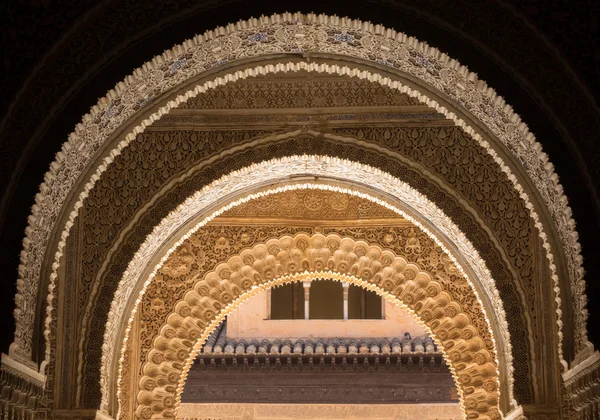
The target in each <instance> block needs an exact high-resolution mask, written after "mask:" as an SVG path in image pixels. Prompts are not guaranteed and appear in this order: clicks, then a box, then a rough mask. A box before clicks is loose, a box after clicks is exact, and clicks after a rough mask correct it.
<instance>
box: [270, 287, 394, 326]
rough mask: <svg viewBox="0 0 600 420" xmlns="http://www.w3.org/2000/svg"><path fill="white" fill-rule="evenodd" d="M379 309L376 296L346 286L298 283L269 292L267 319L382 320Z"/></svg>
mask: <svg viewBox="0 0 600 420" xmlns="http://www.w3.org/2000/svg"><path fill="white" fill-rule="evenodd" d="M346 291H347V293H345V292H346ZM344 299H347V311H345V309H344ZM382 305H383V304H382V300H381V297H379V296H378V295H377V294H376V293H375V292H372V291H370V290H366V289H363V288H362V287H358V286H354V285H349V284H348V283H340V282H337V281H333V280H316V281H313V282H305V283H300V282H298V283H292V284H286V285H283V286H278V287H274V288H273V289H271V303H270V311H271V312H270V319H382ZM306 312H308V315H309V316H308V317H306Z"/></svg>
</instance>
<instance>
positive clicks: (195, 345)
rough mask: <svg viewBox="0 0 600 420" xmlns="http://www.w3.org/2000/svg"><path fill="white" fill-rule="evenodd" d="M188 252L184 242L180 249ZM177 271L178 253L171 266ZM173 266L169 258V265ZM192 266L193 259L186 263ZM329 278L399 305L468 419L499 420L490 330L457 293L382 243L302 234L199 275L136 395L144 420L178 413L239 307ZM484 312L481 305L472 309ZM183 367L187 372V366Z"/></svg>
mask: <svg viewBox="0 0 600 420" xmlns="http://www.w3.org/2000/svg"><path fill="white" fill-rule="evenodd" d="M178 251H179V252H180V253H181V252H184V253H186V254H189V252H190V250H189V249H186V245H185V244H183V245H182V246H181V247H180V248H179V250H178ZM170 262H171V263H172V264H175V265H176V266H180V265H181V264H180V261H178V260H177V256H176V255H174V256H173V257H172V259H171V261H170ZM167 263H169V261H167ZM189 264H190V267H191V261H189ZM308 277H311V278H313V277H314V278H319V277H327V278H331V279H333V280H338V281H350V282H352V283H354V284H357V285H359V286H363V287H368V288H369V289H370V290H375V291H376V292H378V293H379V294H381V295H382V296H384V297H385V298H387V299H390V300H392V301H393V302H394V303H396V304H399V305H402V306H403V307H404V308H405V309H407V310H409V311H410V312H411V313H414V314H416V316H417V319H418V320H419V321H420V322H421V323H422V325H424V326H425V328H426V329H427V330H428V332H430V333H431V334H432V337H434V339H436V341H437V342H438V343H439V344H440V345H441V346H443V351H444V353H445V355H446V359H447V361H448V363H449V364H450V369H451V371H452V373H453V375H454V378H455V382H456V383H457V386H458V388H459V395H460V397H461V404H462V406H463V408H464V410H465V412H466V414H467V415H468V416H469V418H481V419H486V418H489V419H500V410H499V407H498V403H499V395H498V386H499V379H498V370H497V369H498V366H497V362H496V360H495V354H494V353H495V352H494V346H493V341H492V340H490V336H489V331H485V330H484V331H483V334H482V333H481V332H480V330H478V328H477V327H476V326H475V325H473V324H472V317H471V316H469V315H468V314H467V313H465V308H464V307H463V306H462V305H461V304H459V303H458V301H457V300H458V299H462V298H461V297H458V299H455V298H454V295H455V294H456V292H455V293H452V292H450V291H449V290H448V289H445V288H443V287H442V285H441V284H440V283H439V281H436V280H434V277H433V276H432V275H431V274H429V273H427V272H425V271H423V270H422V269H421V268H420V267H419V266H418V265H417V264H415V263H409V262H408V261H407V260H406V259H405V258H403V257H401V256H397V255H396V254H394V253H393V252H392V251H389V250H383V249H381V248H380V247H379V246H377V245H369V244H368V243H366V242H363V241H354V240H353V239H351V238H341V237H340V236H338V235H335V234H329V235H327V236H324V235H321V234H314V235H312V236H309V235H307V234H298V235H296V236H294V237H289V236H287V237H283V238H280V239H275V240H270V241H267V242H266V243H264V244H260V245H256V246H254V247H253V248H252V249H246V250H243V251H242V252H241V253H240V254H239V255H237V256H234V257H231V258H229V259H228V260H227V261H226V262H224V263H221V264H219V265H217V267H216V268H215V269H214V270H213V271H211V272H209V273H208V274H206V275H205V276H201V277H200V278H196V279H195V281H193V282H192V283H193V285H192V287H191V288H189V289H188V291H187V293H185V296H184V298H183V299H182V300H181V301H179V302H178V303H176V305H175V307H174V308H173V309H171V310H172V311H173V312H172V313H171V314H170V315H169V316H168V318H167V323H166V324H165V325H163V326H162V327H161V329H160V334H159V335H158V337H156V338H154V339H153V340H152V343H153V345H152V349H151V350H150V352H149V353H148V361H147V363H146V364H145V365H144V366H143V368H142V369H143V376H142V378H141V379H140V382H139V386H140V392H139V393H138V395H137V401H138V404H139V405H138V407H137V409H136V413H137V415H138V416H139V418H142V419H150V418H151V417H152V415H153V414H156V413H158V414H159V415H161V416H163V417H164V418H173V417H174V416H175V412H174V408H175V409H176V407H177V405H178V398H179V396H180V393H181V391H182V389H183V386H184V383H185V378H186V376H187V371H188V370H189V367H190V366H191V363H192V362H193V359H194V358H195V352H196V351H197V350H198V349H199V347H200V345H202V343H203V341H204V340H205V339H206V337H207V336H208V335H209V334H210V332H212V328H211V327H212V326H215V325H217V324H218V323H219V322H220V321H221V320H222V319H223V317H224V316H225V315H226V314H227V313H229V312H230V311H231V310H232V309H233V308H234V307H236V306H237V305H239V303H241V302H242V301H244V300H245V299H247V298H248V297H249V296H251V295H253V294H254V293H257V292H258V291H260V290H264V288H265V287H272V286H274V285H278V284H283V283H287V282H290V281H302V280H303V279H306V278H308ZM472 309H473V310H475V311H477V310H478V309H479V310H480V311H481V310H482V309H481V308H472ZM182 367H183V369H182Z"/></svg>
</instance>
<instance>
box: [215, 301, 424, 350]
mask: <svg viewBox="0 0 600 420" xmlns="http://www.w3.org/2000/svg"><path fill="white" fill-rule="evenodd" d="M267 302H268V299H267V292H262V293H259V294H258V295H256V296H254V297H252V298H251V299H250V300H248V301H247V302H245V303H244V304H243V305H241V306H240V307H239V308H238V309H237V310H235V311H234V312H233V313H231V314H230V315H229V316H228V317H227V336H228V337H231V338H237V339H241V338H246V339H252V338H284V337H285V338H317V337H321V338H328V337H344V338H368V337H402V336H404V333H405V332H409V333H410V334H411V336H413V337H417V336H422V335H425V330H423V328H421V327H420V326H419V325H418V324H417V323H416V322H415V320H414V319H413V318H412V316H411V315H409V314H408V313H407V312H406V311H404V310H403V309H401V308H400V307H398V306H396V305H394V304H392V303H390V302H387V301H385V302H383V304H384V306H385V308H384V319H381V320H379V319H350V320H343V319H339V320H338V319H323V320H321V319H310V320H296V319H294V320H291V319H282V320H279V319H277V320H272V319H267V318H268V303H267Z"/></svg>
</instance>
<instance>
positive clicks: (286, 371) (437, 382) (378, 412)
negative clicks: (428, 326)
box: [178, 276, 463, 419]
mask: <svg viewBox="0 0 600 420" xmlns="http://www.w3.org/2000/svg"><path fill="white" fill-rule="evenodd" d="M293 286H299V288H300V289H304V290H307V289H308V290H307V291H306V293H304V290H301V291H302V294H301V297H302V301H303V302H302V303H304V302H306V303H308V304H310V301H312V300H313V299H315V298H316V299H318V300H319V302H321V301H333V302H337V301H339V302H340V303H342V305H339V306H340V310H343V306H344V305H343V303H344V302H346V304H348V303H349V302H348V298H349V296H348V294H349V293H348V289H350V288H352V289H354V293H357V294H358V295H359V296H360V294H361V292H364V294H366V295H367V296H369V297H370V298H371V299H372V300H373V301H375V300H378V302H379V308H380V311H381V307H382V305H383V307H384V308H385V312H384V313H383V314H382V313H381V312H380V314H379V319H368V320H367V319H348V318H346V319H335V318H333V317H332V318H331V319H319V318H320V317H317V318H310V317H309V318H308V319H306V318H302V319H300V318H298V319H273V317H272V316H271V315H272V313H270V310H271V307H272V305H273V303H276V302H274V301H275V300H278V299H280V298H283V299H284V300H285V303H289V298H290V297H289V296H287V295H281V296H276V293H274V292H275V291H276V290H278V289H279V290H286V289H290V288H292V287H293ZM338 289H339V290H338ZM288 292H291V290H288ZM338 295H339V296H338ZM281 303H282V302H279V304H281ZM276 306H277V305H276ZM308 306H310V305H308ZM350 306H351V305H350ZM340 312H341V311H340ZM357 384H360V386H357ZM180 398H181V404H180V406H179V408H178V418H195V417H207V416H208V417H210V416H212V417H216V418H221V417H232V418H237V417H238V416H242V417H243V416H245V417H244V418H248V419H254V418H261V417H262V416H265V415H266V413H269V415H270V416H271V417H276V418H279V419H292V418H293V419H299V418H306V419H309V418H314V417H315V413H316V412H317V411H318V412H319V416H320V417H319V418H323V419H339V418H341V417H342V416H347V415H348V414H347V413H352V414H351V415H350V417H348V418H363V419H364V418H375V417H377V418H379V417H381V416H382V415H383V416H384V417H382V418H398V417H400V418H402V415H403V414H404V413H406V414H408V413H409V412H418V413H421V418H425V419H434V418H435V419H437V418H440V417H442V416H443V418H447V419H459V418H462V417H463V415H462V413H461V409H460V403H459V395H458V388H457V387H456V385H455V383H454V380H453V378H452V373H451V371H450V368H449V366H448V365H447V364H446V361H445V359H444V355H443V352H442V350H441V348H438V346H437V345H436V344H435V343H434V340H433V339H432V338H431V337H430V336H429V335H428V334H427V332H426V330H425V328H423V326H422V325H421V324H420V323H419V322H418V321H416V319H415V315H414V314H410V313H409V312H408V311H407V310H405V309H403V308H401V307H399V306H398V305H396V304H394V303H392V302H390V301H389V300H387V299H385V298H383V297H381V296H380V295H378V294H377V293H376V292H375V291H373V290H369V289H366V288H364V287H362V286H358V285H356V284H351V283H348V282H345V281H333V280H329V279H327V277H323V278H319V277H314V278H311V277H308V276H306V277H304V279H303V280H302V281H297V282H291V283H286V284H282V285H278V286H275V287H271V288H267V289H265V290H262V291H260V292H258V293H257V294H255V295H254V296H252V297H251V298H249V299H247V300H245V301H244V302H243V303H242V304H240V305H239V306H238V307H237V308H236V309H234V310H232V311H231V312H229V314H228V315H227V316H226V318H225V319H224V320H223V321H222V322H221V323H220V324H219V325H218V326H217V327H216V328H215V330H214V331H213V332H212V333H211V334H210V336H209V337H208V339H207V340H206V342H205V343H204V345H202V347H201V348H200V350H199V352H198V354H197V355H196V357H195V360H194V362H193V364H192V365H191V367H190V370H189V372H188V374H187V379H186V382H185V385H184V387H183V390H182V394H181V396H180ZM406 414H404V415H406Z"/></svg>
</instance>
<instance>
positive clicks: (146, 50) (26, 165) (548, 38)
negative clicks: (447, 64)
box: [0, 0, 600, 352]
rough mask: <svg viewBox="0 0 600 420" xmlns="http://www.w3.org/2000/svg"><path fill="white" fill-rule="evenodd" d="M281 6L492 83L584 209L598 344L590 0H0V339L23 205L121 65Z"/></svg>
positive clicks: (7, 324) (594, 17) (599, 161)
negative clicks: (386, 35)
mask: <svg viewBox="0 0 600 420" xmlns="http://www.w3.org/2000/svg"><path fill="white" fill-rule="evenodd" d="M284 11H291V12H295V11H301V12H316V13H328V14H337V15H341V16H349V17H352V18H358V19H361V20H370V21H372V22H374V23H381V24H384V25H385V26H388V27H393V28H395V29H396V30H399V31H402V32H405V33H407V34H409V35H412V36H415V37H416V38H418V39H419V40H422V41H427V42H428V43H429V44H430V45H433V46H436V47H438V48H439V49H440V50H442V51H444V52H446V53H447V54H448V55H450V56H451V57H453V58H456V59H458V60H459V61H460V62H461V63H464V64H467V65H468V66H469V68H470V70H472V71H475V72H476V73H478V74H479V76H480V77H481V78H482V79H484V80H486V81H487V82H488V84H489V85H490V86H493V87H494V88H495V89H496V90H497V91H498V93H499V94H500V95H502V96H503V97H505V98H506V99H507V102H508V103H510V104H511V105H513V107H514V108H515V110H516V111H517V113H519V114H520V115H521V116H522V117H523V120H524V121H526V122H527V123H528V125H529V126H530V128H531V130H532V131H533V132H534V133H535V134H536V136H537V138H538V140H539V141H540V142H541V143H542V145H543V147H544V150H545V151H546V152H547V153H548V154H549V155H550V159H551V161H552V162H553V163H554V164H555V166H556V169H557V172H558V174H559V176H560V178H561V181H562V184H563V186H564V187H565V190H566V194H567V196H568V198H569V201H570V204H571V206H572V208H573V210H574V217H575V220H576V221H577V222H578V231H579V233H580V237H581V242H582V245H583V253H584V265H585V269H586V271H587V274H586V278H587V281H588V295H589V305H588V306H589V308H590V324H589V325H590V329H591V330H592V331H591V334H590V335H591V338H592V340H593V341H594V342H595V344H596V346H599V345H600V329H599V328H597V327H595V326H596V325H600V287H599V286H598V285H597V282H596V281H595V280H596V279H597V278H599V277H600V259H599V258H597V253H598V251H597V250H598V249H600V235H599V234H600V201H599V200H598V196H599V194H600V188H599V186H600V141H599V137H600V134H599V133H600V112H599V109H598V106H597V97H598V93H599V90H600V84H599V83H598V81H599V76H600V72H599V71H598V68H600V49H599V48H598V46H599V45H598V39H599V35H598V16H600V5H599V3H598V1H574V0H573V1H543V0H525V1H523V0H510V1H503V0H487V1H483V0H479V1H478V0H469V1H460V0H410V1H408V0H407V1H399V0H362V1H339V0H328V1H322V0H321V1H305V0H303V1H301V2H295V3H292V2H285V1H282V0H276V1H274V0H264V1H254V0H222V1H217V0H215V1H197V0H196V1H192V0H189V1H186V0H180V1H177V0H164V1H159V0H120V1H117V0H54V1H52V0H46V1H35V0H29V1H28V0H10V1H6V2H2V3H0V37H1V45H0V76H1V77H0V121H1V122H0V273H2V277H1V280H0V281H1V283H2V294H1V295H0V296H1V301H0V305H1V308H0V310H1V314H0V319H2V324H1V326H2V331H3V333H2V334H0V340H1V341H0V351H4V352H6V351H7V349H8V345H9V344H10V342H11V341H12V331H13V329H14V325H13V324H12V309H13V307H14V301H13V296H14V293H15V281H16V278H17V267H18V264H19V253H20V250H21V240H22V237H23V235H24V230H25V227H26V223H27V216H28V215H29V209H30V207H31V205H32V204H33V199H34V196H35V194H36V193H37V191H38V186H39V184H40V183H41V182H42V180H43V175H44V173H45V172H46V170H47V169H48V167H49V165H50V163H51V161H52V160H53V159H54V154H55V153H56V152H57V151H59V150H60V146H61V144H62V143H63V142H64V141H65V140H66V139H67V136H68V134H69V133H70V132H71V131H72V130H73V128H74V126H75V125H76V124H77V123H78V122H79V121H80V119H81V117H82V115H83V114H85V113H86V112H87V111H88V110H89V108H90V107H91V106H92V105H94V104H95V103H96V102H97V99H98V98H99V97H102V96H104V94H105V93H106V92H107V91H108V90H109V89H111V88H112V87H113V86H114V85H115V84H116V83H117V82H119V81H120V80H122V79H123V78H124V76H125V75H127V74H129V73H131V71H132V70H133V69H134V68H136V67H139V66H140V65H142V64H143V63H144V62H145V61H148V60H150V59H151V58H152V57H153V56H155V55H157V54H160V53H161V52H162V51H163V50H165V49H168V48H170V47H171V46H173V45H174V44H177V43H180V42H182V41H183V40H185V39H187V38H191V37H193V36H194V35H195V34H199V33H202V32H204V31H206V30H209V29H212V28H214V27H216V26H219V25H225V24H227V23H230V22H235V21H237V20H239V19H247V18H249V17H251V16H254V17H258V16H260V15H262V14H272V13H279V12H284Z"/></svg>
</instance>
